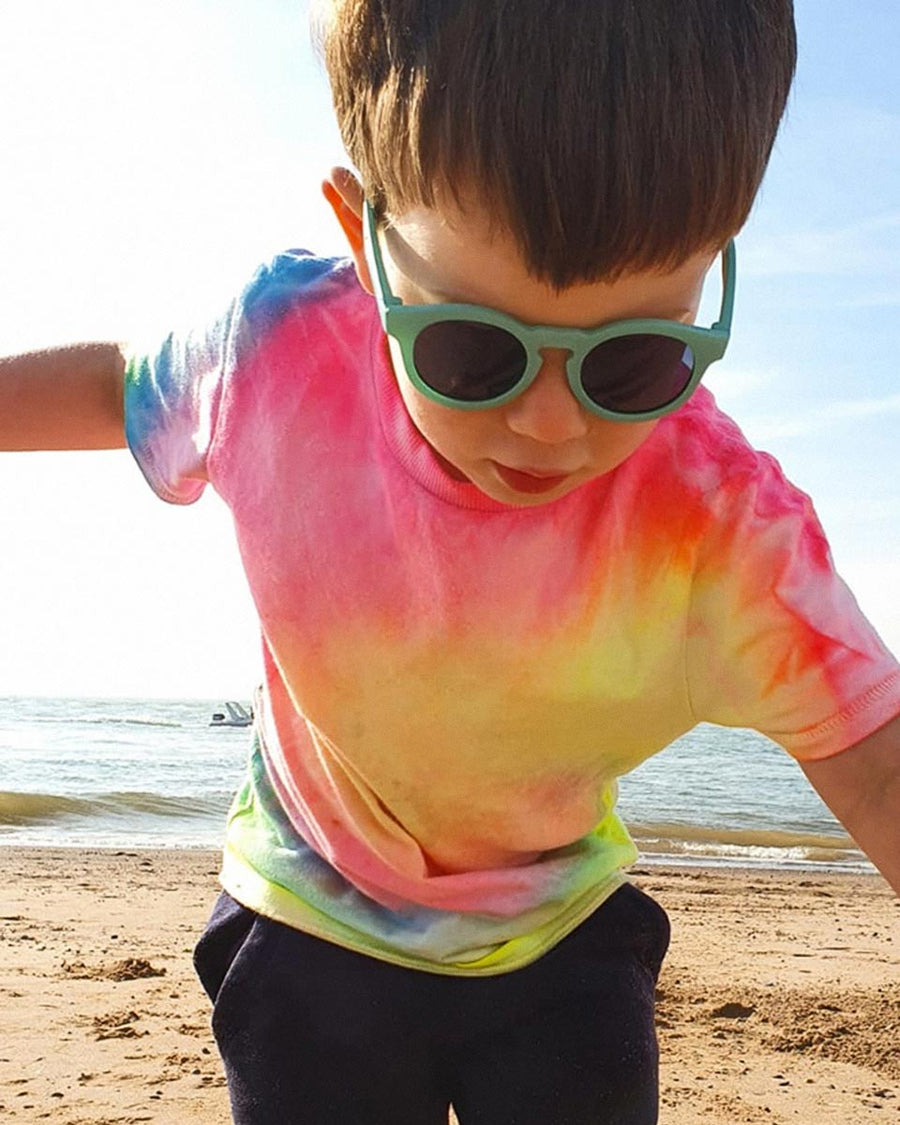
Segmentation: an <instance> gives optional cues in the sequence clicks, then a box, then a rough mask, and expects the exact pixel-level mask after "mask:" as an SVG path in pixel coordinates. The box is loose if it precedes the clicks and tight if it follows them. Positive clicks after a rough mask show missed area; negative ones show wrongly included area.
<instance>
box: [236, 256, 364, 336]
mask: <svg viewBox="0 0 900 1125" xmlns="http://www.w3.org/2000/svg"><path fill="white" fill-rule="evenodd" d="M342 297H347V298H349V299H351V300H353V299H364V298H365V294H364V292H363V290H362V288H361V287H360V285H359V282H358V280H357V277H356V271H355V269H354V267H353V262H352V261H351V260H350V259H349V258H336V257H320V256H318V255H316V254H313V253H311V252H310V251H308V250H284V251H282V252H281V253H279V254H276V255H275V256H274V257H273V258H271V259H270V260H269V261H268V262H266V263H264V264H263V265H261V266H259V268H258V269H257V270H256V272H255V273H254V274H253V276H252V277H251V278H250V280H249V282H248V283H247V284H246V286H245V287H244V290H243V293H242V294H241V299H240V303H241V306H242V309H241V311H242V316H243V319H244V320H245V321H246V322H247V324H248V326H249V327H251V328H254V327H258V326H262V327H269V326H271V325H272V323H273V322H278V321H280V320H282V319H283V318H284V317H285V315H287V314H288V313H290V312H293V311H294V310H296V309H298V308H302V307H304V306H310V305H315V304H317V303H320V302H330V301H333V300H336V299H340V298H342Z"/></svg>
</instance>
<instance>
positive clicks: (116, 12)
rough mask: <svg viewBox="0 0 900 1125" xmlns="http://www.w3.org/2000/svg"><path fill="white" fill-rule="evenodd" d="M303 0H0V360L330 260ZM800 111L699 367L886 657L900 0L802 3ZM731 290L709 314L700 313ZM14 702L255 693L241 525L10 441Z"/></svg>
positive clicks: (893, 518)
mask: <svg viewBox="0 0 900 1125" xmlns="http://www.w3.org/2000/svg"><path fill="white" fill-rule="evenodd" d="M307 7H308V6H307V4H305V3H298V2H294V0H152V2H150V0H79V3H78V4H72V3H71V0H27V2H26V0H6V2H5V3H4V4H3V5H2V6H0V138H2V145H3V158H2V165H0V166H2V176H0V308H2V315H0V353H13V352H16V351H20V350H25V349H28V348H35V347H44V346H49V345H53V344H59V343H65V342H71V341H76V340H87V339H117V340H133V339H136V338H140V339H144V338H153V337H155V336H156V335H158V334H161V333H165V332H167V331H168V330H169V329H170V328H172V327H173V326H175V325H179V324H189V323H192V322H202V321H203V320H205V319H206V318H207V317H208V316H209V315H210V314H212V313H214V312H215V311H216V310H217V309H218V308H219V307H221V306H222V305H223V304H224V302H225V301H226V300H227V298H228V296H229V294H230V292H231V291H232V290H233V289H234V288H235V286H238V285H240V284H242V282H243V280H244V279H245V278H246V277H247V276H249V274H250V273H252V271H253V269H254V268H255V266H256V265H257V264H258V263H259V262H260V261H263V260H265V259H266V258H268V257H269V256H271V254H272V253H274V252H276V251H277V250H279V249H282V248H284V247H287V246H304V247H308V248H311V249H313V250H316V251H318V252H321V253H336V252H338V253H339V252H341V251H342V242H341V235H340V232H339V230H338V228H337V225H336V224H335V222H334V220H333V219H332V217H331V215H330V212H329V211H328V210H327V208H326V206H325V204H324V203H323V201H322V199H321V194H320V186H319V185H320V183H321V179H322V176H323V175H324V174H325V173H326V172H327V170H328V169H329V167H331V166H332V165H333V164H335V163H341V162H346V160H345V158H344V157H343V154H342V150H341V144H340V140H339V138H338V136H337V132H336V129H335V128H334V125H333V124H332V119H331V110H330V101H329V95H328V89H327V84H326V81H325V77H324V73H323V71H322V68H321V66H320V64H319V63H318V62H317V60H316V59H315V57H314V54H313V51H312V49H311V47H310V42H309V33H308V21H307V15H308V12H307ZM796 14H797V25H798V34H799V40H800V63H799V68H798V74H797V80H796V84H795V87H794V91H793V95H792V99H791V102H790V106H789V111H788V116H787V118H786V121H785V124H784V126H783V128H782V131H781V133H780V136H779V140H778V142H777V145H776V149H775V152H774V154H773V158H772V161H771V164H770V168H769V172H768V174H767V177H766V180H765V183H764V185H763V189H762V191H761V193H760V197H759V200H758V202H757V205H756V207H755V209H754V212H753V215H752V216H751V218H750V221H749V222H748V224H747V227H746V228H745V230H744V231H743V232H742V234H741V236H740V237H739V239H738V291H737V305H736V313H735V325H734V330H733V335H732V340H731V344H730V346H729V351H728V354H727V356H726V358H725V360H724V361H723V362H722V363H721V364H719V365H717V366H716V367H714V368H713V369H712V370H711V371H710V373H709V375H708V377H707V383H708V385H709V386H710V387H711V388H712V390H713V391H714V393H715V394H716V397H717V399H718V401H719V403H720V405H721V406H722V407H723V408H724V409H725V410H726V411H728V412H729V413H730V414H732V415H733V416H734V417H735V418H736V419H737V420H738V421H739V422H740V423H741V425H742V427H743V429H744V431H745V433H746V434H747V435H748V437H749V438H750V439H751V440H752V441H753V442H754V444H756V445H757V446H759V447H760V448H764V449H768V450H769V451H771V452H772V453H774V454H775V456H776V457H778V459H779V460H780V462H781V464H782V465H783V467H784V469H785V471H786V472H787V474H788V476H789V477H790V478H791V479H792V480H793V481H794V482H795V483H796V484H797V485H799V486H800V487H801V488H803V489H804V490H805V491H807V492H809V493H810V494H811V495H812V496H813V498H814V501H815V504H816V508H817V511H818V512H819V515H820V517H821V519H822V521H823V523H824V525H825V529H826V531H827V533H828V536H829V540H830V542H831V545H832V550H833V553H834V556H835V559H836V562H837V564H838V568H839V570H840V571H841V573H842V574H843V575H844V577H845V578H846V579H847V581H848V582H849V583H850V585H851V587H852V589H853V590H854V592H855V594H856V596H857V598H858V600H859V602H860V604H861V605H862V607H863V609H864V610H865V612H866V613H867V615H868V616H869V617H870V619H871V620H872V621H873V623H874V624H875V625H876V627H877V628H878V630H879V632H880V633H881V635H882V636H883V638H884V639H885V641H886V642H887V643H888V644H889V645H890V647H892V648H893V649H894V651H897V652H900V581H898V580H900V471H898V470H900V436H898V431H900V358H898V357H900V79H898V77H897V68H896V60H897V58H898V57H900V5H898V4H897V3H896V0H859V3H856V4H848V3H847V2H846V0H796ZM717 297H718V294H717V292H716V287H715V285H713V286H711V287H710V289H709V292H708V294H707V297H706V299H705V303H704V309H703V310H702V311H701V317H703V316H704V315H705V316H706V320H704V321H702V322H704V323H708V322H709V319H711V316H712V315H714V312H715V308H716V302H717ZM0 526H2V529H3V530H2V550H0V598H2V634H0V635H2V644H0V695H15V694H21V695H62V696H65V695H97V696H162V697H166V696H168V697H205V698H231V697H234V698H247V697H248V696H249V694H250V692H251V690H252V687H253V685H254V684H255V683H256V682H257V681H258V679H259V668H260V660H259V641H258V637H257V630H256V625H255V619H254V614H253V607H252V603H251V600H250V597H249V594H248V592H247V590H246V586H245V584H244V580H243V576H242V572H241V568H240V561H239V559H238V556H237V551H236V548H235V546H234V542H233V537H232V533H231V526H230V517H229V515H228V513H227V511H226V510H225V509H224V506H223V505H222V504H221V502H220V501H219V500H218V499H217V498H216V497H215V496H214V495H212V494H211V492H210V491H209V490H208V492H207V495H206V496H205V497H204V498H203V499H202V500H201V501H200V502H199V503H198V504H196V505H193V506H191V507H188V508H176V507H173V506H171V505H167V504H165V503H163V502H162V501H160V500H159V499H158V498H156V497H155V496H154V495H153V493H152V492H151V491H150V489H149V488H148V487H147V485H146V484H145V482H144V481H143V478H142V477H141V475H140V473H139V471H138V470H137V468H136V466H135V464H134V462H133V461H132V460H131V458H130V455H129V454H128V453H127V452H124V451H110V452H100V453H55V454H42V453H28V454H0Z"/></svg>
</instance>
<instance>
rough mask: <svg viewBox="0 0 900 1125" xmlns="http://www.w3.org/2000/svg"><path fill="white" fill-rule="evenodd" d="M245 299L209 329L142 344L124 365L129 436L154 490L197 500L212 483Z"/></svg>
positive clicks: (176, 500) (176, 499) (177, 500)
mask: <svg viewBox="0 0 900 1125" xmlns="http://www.w3.org/2000/svg"><path fill="white" fill-rule="evenodd" d="M239 306H240V301H239V300H235V301H234V302H232V304H231V305H230V306H229V307H228V309H227V310H226V311H225V313H224V314H223V315H222V316H221V317H219V318H217V319H215V320H213V322H212V323H211V324H210V325H209V326H208V327H206V328H204V329H199V330H192V331H189V332H186V333H183V334H179V333H171V334H170V335H168V336H167V337H166V338H165V339H164V340H163V342H162V344H161V345H159V346H158V347H156V348H154V349H151V350H147V351H142V350H136V351H134V352H133V353H131V354H130V355H129V356H128V358H127V363H126V368H125V435H126V438H127V440H128V445H129V448H130V449H131V452H132V453H133V455H134V457H135V459H136V460H137V463H138V465H139V466H140V468H141V471H142V472H143V474H144V476H145V477H146V478H147V480H148V482H149V483H150V486H151V487H152V488H153V490H154V491H155V492H156V493H157V494H158V495H159V496H161V497H162V498H163V499H164V500H168V501H169V502H170V503H173V504H191V503H193V502H194V501H195V500H197V499H198V498H199V497H200V495H201V493H202V492H203V489H204V488H205V486H206V484H207V482H208V474H207V459H208V456H209V452H210V447H211V445H212V441H213V438H214V436H215V432H216V423H217V419H218V412H219V405H220V402H221V399H222V389H223V385H224V383H225V381H226V379H227V378H228V375H229V372H230V370H231V369H232V368H233V366H234V352H235V343H234V340H235V331H236V325H237V322H238V319H239V315H240V314H239Z"/></svg>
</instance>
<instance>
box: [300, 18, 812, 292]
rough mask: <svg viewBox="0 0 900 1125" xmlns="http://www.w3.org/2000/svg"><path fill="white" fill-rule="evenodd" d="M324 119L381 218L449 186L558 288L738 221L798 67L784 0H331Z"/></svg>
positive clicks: (689, 249) (650, 259)
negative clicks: (328, 109)
mask: <svg viewBox="0 0 900 1125" xmlns="http://www.w3.org/2000/svg"><path fill="white" fill-rule="evenodd" d="M325 7H326V8H327V14H326V15H325V18H324V19H323V21H322V23H321V25H320V29H319V36H320V41H321V43H320V46H321V50H322V53H323V56H324V59H325V64H326V67H327V69H328V74H329V78H330V81H331V88H332V93H333V97H334V105H335V110H336V113H337V119H338V125H339V127H340V130H341V135H342V137H343V141H344V144H345V146H346V149H347V152H348V154H349V156H350V158H351V159H352V160H353V162H354V163H355V164H356V166H357V168H358V169H359V171H360V174H361V176H362V179H363V184H364V187H365V190H366V193H367V195H368V197H369V199H370V200H372V202H373V203H374V205H375V206H376V209H377V210H378V211H379V212H380V213H382V212H387V213H388V214H390V213H392V212H393V213H394V214H399V213H401V212H402V211H404V210H406V209H408V208H410V207H413V206H416V205H423V206H428V207H433V206H435V205H437V204H439V200H440V198H442V197H443V198H445V199H446V198H447V195H446V193H447V192H448V191H449V192H450V194H451V197H452V198H453V199H454V200H455V202H456V203H457V204H458V205H460V206H462V207H464V206H465V199H466V198H467V194H466V193H470V192H472V191H474V192H477V193H478V194H477V196H476V197H475V198H477V201H478V205H479V207H480V208H482V209H483V210H485V211H487V212H488V214H490V215H492V216H494V217H495V218H496V221H497V222H498V223H502V224H503V225H504V226H505V227H506V228H507V229H508V230H509V231H510V232H511V234H512V236H513V238H514V239H515V240H516V242H517V244H518V245H519V247H520V249H521V252H522V255H523V258H524V260H525V262H526V263H527V266H528V268H529V270H530V271H531V272H532V273H533V275H534V276H535V277H537V278H540V279H541V280H544V281H547V282H549V283H550V284H552V285H555V286H557V287H560V288H561V287H563V286H565V285H568V284H572V283H574V282H576V281H595V280H601V279H613V278H615V277H616V276H619V275H621V274H622V273H626V272H629V271H631V270H641V269H651V268H659V269H666V268H674V267H676V266H677V265H679V264H681V263H682V262H683V261H684V260H685V259H686V258H688V257H690V256H691V255H693V254H695V253H697V252H698V251H700V250H704V249H707V248H709V249H713V248H716V247H719V246H721V245H723V244H724V243H725V242H726V241H727V240H728V239H729V238H730V237H731V236H732V235H733V234H735V233H736V232H737V231H738V230H739V229H740V227H741V226H743V224H744V222H745V220H746V218H747V215H748V214H749V212H750V208H751V206H752V204H753V200H754V197H755V195H756V192H757V190H758V188H759V185H760V182H761V180H762V176H763V173H764V171H765V167H766V164H767V162H768V158H769V154H770V152H771V149H772V145H773V143H774V140H775V135H776V133H777V130H778V124H779V121H780V120H781V116H782V114H783V112H784V107H785V103H786V101H787V96H788V91H789V89H790V85H791V80H792V77H793V72H794V66H795V62H796V38H795V32H794V23H793V11H792V2H791V0H328V2H327V3H326V5H325Z"/></svg>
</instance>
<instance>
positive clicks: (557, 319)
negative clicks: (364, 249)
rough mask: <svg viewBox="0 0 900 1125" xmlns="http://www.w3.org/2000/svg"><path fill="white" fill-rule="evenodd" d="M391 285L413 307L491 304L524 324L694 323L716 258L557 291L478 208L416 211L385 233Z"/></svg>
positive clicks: (703, 256)
mask: <svg viewBox="0 0 900 1125" xmlns="http://www.w3.org/2000/svg"><path fill="white" fill-rule="evenodd" d="M382 245H383V246H384V247H385V248H386V250H387V254H386V255H385V268H386V270H387V273H388V277H389V279H390V282H391V287H392V289H393V290H394V292H395V293H396V295H397V296H398V297H400V298H401V299H402V300H403V301H404V302H405V303H407V304H433V303H440V302H453V303H462V304H476V305H486V306H488V307H489V308H494V309H498V310H500V311H502V312H505V313H508V314H509V315H510V316H514V317H516V319H518V320H522V321H524V322H526V323H533V324H554V325H559V326H561V327H592V326H596V325H600V324H603V323H606V322H608V321H613V320H625V319H630V318H632V317H661V318H663V319H666V320H693V319H694V318H695V317H696V313H697V308H698V306H699V303H700V296H701V293H702V289H703V281H704V278H705V277H706V274H707V273H708V271H709V269H710V266H711V265H712V263H713V261H714V259H715V256H716V255H715V252H714V251H703V252H701V253H698V254H696V255H694V256H693V257H691V258H689V259H688V260H687V261H686V262H684V263H682V265H680V266H679V267H678V268H677V269H674V270H668V271H658V270H646V271H639V272H632V273H627V274H624V275H623V276H621V277H619V278H617V279H616V280H613V281H610V280H606V281H593V282H579V283H576V284H574V285H571V286H567V287H566V288H564V289H561V290H557V289H555V288H554V287H553V286H551V285H548V284H547V283H546V282H544V281H542V280H540V279H538V278H535V277H534V276H533V274H531V273H530V272H529V269H528V266H527V264H526V263H525V261H524V259H523V257H522V254H521V251H520V250H519V247H518V245H517V244H516V243H515V241H514V240H513V238H512V236H511V235H510V233H509V232H508V231H507V230H506V229H505V228H504V227H502V226H501V225H500V224H499V223H497V222H493V221H492V220H491V217H490V216H489V215H487V214H485V213H484V212H483V211H480V210H479V209H478V208H477V207H473V206H467V207H466V209H465V211H463V210H462V209H461V208H460V207H458V206H455V205H452V204H449V205H444V206H442V207H441V208H440V209H438V208H430V207H422V206H419V207H414V208H411V209H409V210H407V211H404V212H403V213H401V214H399V215H395V216H392V217H391V218H390V220H389V222H388V224H387V226H386V228H385V229H384V231H383V234H382Z"/></svg>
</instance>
